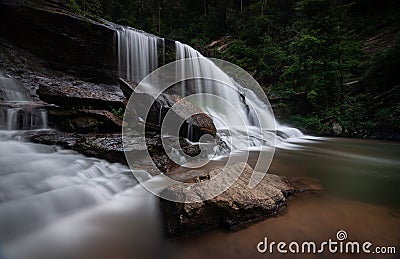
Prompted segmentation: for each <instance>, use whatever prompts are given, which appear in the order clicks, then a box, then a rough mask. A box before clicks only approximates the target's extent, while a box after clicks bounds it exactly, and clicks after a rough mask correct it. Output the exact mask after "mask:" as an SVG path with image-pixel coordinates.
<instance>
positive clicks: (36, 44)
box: [0, 0, 117, 83]
mask: <svg viewBox="0 0 400 259" xmlns="http://www.w3.org/2000/svg"><path fill="white" fill-rule="evenodd" d="M0 8H1V32H0V33H1V34H0V37H3V38H5V39H7V40H8V41H9V42H11V43H13V44H15V45H16V46H18V47H20V48H23V49H25V50H27V51H29V52H30V53H32V54H34V55H36V56H38V57H39V58H41V59H43V60H45V65H46V66H47V67H48V68H51V69H55V70H58V71H63V72H66V73H69V74H71V75H75V76H78V77H80V78H81V79H83V80H87V81H91V82H104V83H109V82H116V79H117V78H116V76H115V75H117V73H116V61H115V51H114V46H113V45H114V40H113V39H114V30H113V28H112V26H113V25H112V24H106V22H105V21H100V22H95V21H92V20H90V19H87V18H84V17H82V16H79V15H75V14H73V13H70V12H68V11H65V8H64V9H63V5H62V4H61V1H50V0H40V1H39V0H36V1H25V0H3V1H0Z"/></svg>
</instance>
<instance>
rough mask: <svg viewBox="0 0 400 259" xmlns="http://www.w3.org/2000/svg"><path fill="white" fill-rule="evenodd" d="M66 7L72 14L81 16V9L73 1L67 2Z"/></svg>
mask: <svg viewBox="0 0 400 259" xmlns="http://www.w3.org/2000/svg"><path fill="white" fill-rule="evenodd" d="M67 6H68V8H69V9H70V10H71V11H72V12H73V13H76V14H82V10H81V7H80V6H79V4H78V3H77V2H75V0H68V1H67Z"/></svg>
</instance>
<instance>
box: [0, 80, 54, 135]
mask: <svg viewBox="0 0 400 259" xmlns="http://www.w3.org/2000/svg"><path fill="white" fill-rule="evenodd" d="M0 96H1V99H2V101H0V130H37V129H46V128H47V111H46V110H45V109H43V108H40V105H38V104H37V103H35V102H33V101H32V99H31V98H30V96H29V94H28V92H27V91H26V90H25V88H24V86H23V85H22V84H21V83H20V82H18V81H16V80H14V79H13V78H10V77H7V76H4V75H2V74H1V73H0Z"/></svg>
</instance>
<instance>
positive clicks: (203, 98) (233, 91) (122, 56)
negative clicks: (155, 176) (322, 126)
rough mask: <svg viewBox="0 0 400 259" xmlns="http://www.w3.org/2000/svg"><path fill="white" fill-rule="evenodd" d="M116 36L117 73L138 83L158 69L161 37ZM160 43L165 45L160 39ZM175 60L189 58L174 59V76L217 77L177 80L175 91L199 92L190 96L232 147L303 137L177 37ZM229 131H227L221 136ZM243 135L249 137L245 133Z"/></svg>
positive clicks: (125, 31)
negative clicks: (231, 142)
mask: <svg viewBox="0 0 400 259" xmlns="http://www.w3.org/2000/svg"><path fill="white" fill-rule="evenodd" d="M117 38H118V63H119V72H120V75H121V76H122V77H125V78H127V79H128V80H133V81H135V82H137V83H138V82H140V81H141V80H142V79H143V78H145V76H147V75H148V74H149V73H151V72H152V71H154V70H155V69H156V68H157V64H158V63H157V61H158V58H159V52H158V49H157V46H158V45H159V44H160V43H159V42H160V40H162V39H161V38H158V37H156V36H154V35H151V34H147V33H144V32H141V31H137V30H134V29H130V28H122V30H120V31H117ZM161 45H162V46H163V45H164V41H163V42H162V44H161ZM175 59H176V60H182V59H187V60H191V61H190V62H185V63H184V62H177V63H176V71H177V73H176V75H175V76H176V78H184V75H185V74H191V75H194V77H195V78H196V77H202V78H212V79H219V80H214V81H212V80H209V79H194V80H192V82H187V81H184V82H180V94H181V96H182V97H186V96H190V95H193V94H202V95H197V96H196V97H195V98H194V99H193V98H192V99H191V100H192V101H193V102H194V103H195V104H196V106H198V107H199V108H201V109H202V110H203V111H205V112H206V113H208V114H209V115H210V116H211V118H212V119H213V121H214V124H215V126H216V128H217V130H218V134H219V135H220V136H227V137H222V139H223V140H227V141H228V139H227V138H232V136H233V135H235V136H234V139H235V140H236V141H235V143H236V144H235V145H233V146H230V148H231V149H242V148H245V147H249V146H263V145H265V144H266V145H274V142H275V138H277V139H278V140H282V141H283V140H284V139H286V138H297V137H302V136H303V134H302V133H301V132H300V131H299V130H297V129H293V128H290V127H285V126H281V125H280V124H279V123H277V122H276V121H275V119H274V115H273V113H272V109H271V107H270V106H269V104H267V103H265V102H263V101H262V100H261V99H260V98H259V97H258V96H257V95H256V94H255V93H254V92H253V91H252V90H250V89H248V88H245V87H242V86H241V85H240V84H239V83H237V82H236V81H235V80H234V79H232V78H231V77H230V76H228V75H227V74H226V73H225V72H224V71H222V70H221V69H220V68H219V67H218V66H217V65H216V64H215V63H214V62H213V61H212V60H209V59H206V58H205V57H204V56H203V55H202V54H201V53H199V52H198V51H197V50H195V49H193V48H192V47H190V46H189V45H186V44H183V43H181V42H179V41H176V42H175ZM217 81H221V82H229V85H223V84H221V83H218V82H217ZM149 91H151V89H149ZM212 96H217V97H220V98H221V99H223V100H225V102H226V103H227V104H230V105H221V103H220V102H216V101H215V98H213V97H212ZM232 107H233V108H232ZM159 122H161V118H159ZM243 125H245V126H243ZM228 129H229V132H230V134H228V135H226V134H225V133H226V132H227V130H228ZM276 131H279V132H283V134H278V136H277V135H274V134H272V132H276ZM189 132H190V130H188V133H189ZM222 133H224V134H222ZM232 134H233V135H232ZM246 134H247V135H248V137H244V136H245V135H246ZM282 136H283V137H282Z"/></svg>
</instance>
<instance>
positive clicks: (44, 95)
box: [37, 82, 126, 109]
mask: <svg viewBox="0 0 400 259" xmlns="http://www.w3.org/2000/svg"><path fill="white" fill-rule="evenodd" d="M37 94H38V95H39V98H40V99H41V100H42V101H45V102H47V103H51V104H56V105H59V106H62V107H69V108H77V107H86V108H89V107H91V108H95V109H106V108H110V107H113V108H115V109H119V108H124V107H125V102H126V101H125V98H124V96H123V94H122V92H121V91H120V90H119V89H118V88H117V87H114V86H109V85H102V84H91V83H86V82H75V83H74V84H71V83H68V82H59V83H58V84H57V83H52V84H49V85H45V84H42V85H40V86H39V89H38V90H37Z"/></svg>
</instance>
